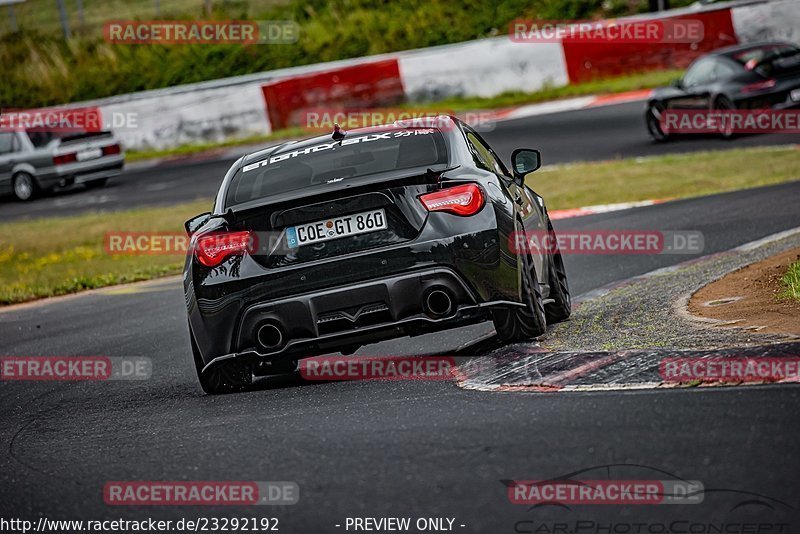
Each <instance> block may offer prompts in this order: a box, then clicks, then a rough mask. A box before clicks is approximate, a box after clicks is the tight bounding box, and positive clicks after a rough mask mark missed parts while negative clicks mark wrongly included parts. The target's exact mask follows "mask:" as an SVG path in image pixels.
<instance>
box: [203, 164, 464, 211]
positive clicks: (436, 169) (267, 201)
mask: <svg viewBox="0 0 800 534" xmlns="http://www.w3.org/2000/svg"><path fill="white" fill-rule="evenodd" d="M458 167H460V165H454V166H449V167H448V166H447V165H446V164H442V165H436V166H433V167H417V168H412V169H401V170H396V171H390V172H384V173H380V174H369V175H366V176H359V177H358V178H353V179H350V180H347V179H346V180H342V181H341V182H337V183H335V184H328V183H324V184H316V185H313V186H310V187H304V188H302V189H297V190H294V191H287V192H286V193H281V194H279V195H274V196H270V197H265V198H260V199H257V200H252V201H250V202H247V203H245V204H242V205H240V206H236V207H233V208H228V209H227V210H226V211H225V213H218V214H215V215H213V216H212V217H214V218H223V219H225V221H226V222H227V223H229V224H231V223H234V222H236V221H238V220H241V219H246V218H247V217H248V216H249V215H250V214H251V213H252V212H254V211H257V210H260V209H263V208H265V207H267V206H271V205H274V204H281V203H283V202H291V201H292V200H297V199H299V198H303V197H312V196H315V195H325V194H328V193H334V192H337V191H342V190H345V189H350V188H353V189H355V188H358V187H361V186H365V185H370V184H375V183H381V182H410V183H418V184H438V183H440V182H441V181H442V179H446V177H445V176H444V173H446V172H448V171H452V170H455V169H457V168H458Z"/></svg>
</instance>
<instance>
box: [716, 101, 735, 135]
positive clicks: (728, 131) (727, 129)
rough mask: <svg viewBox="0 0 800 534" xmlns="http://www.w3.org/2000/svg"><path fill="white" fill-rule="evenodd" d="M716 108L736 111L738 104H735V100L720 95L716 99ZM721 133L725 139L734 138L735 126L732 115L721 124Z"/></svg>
mask: <svg viewBox="0 0 800 534" xmlns="http://www.w3.org/2000/svg"><path fill="white" fill-rule="evenodd" d="M714 109H716V110H719V111H734V110H735V109H736V106H735V105H733V102H731V101H730V100H728V99H727V98H726V97H724V96H718V97H717V99H716V100H715V101H714ZM719 134H720V135H721V136H722V138H723V139H725V140H728V139H733V137H734V133H733V127H732V126H731V120H730V117H729V118H728V120H726V121H725V122H724V123H723V124H721V125H720V128H719Z"/></svg>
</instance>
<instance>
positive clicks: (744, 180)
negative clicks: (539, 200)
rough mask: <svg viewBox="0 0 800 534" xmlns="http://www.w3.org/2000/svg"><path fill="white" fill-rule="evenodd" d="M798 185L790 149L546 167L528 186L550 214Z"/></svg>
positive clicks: (796, 154)
mask: <svg viewBox="0 0 800 534" xmlns="http://www.w3.org/2000/svg"><path fill="white" fill-rule="evenodd" d="M723 142H724V141H722V140H720V143H723ZM754 162H758V164H757V165H756V164H754ZM796 179H800V150H799V149H798V147H797V146H796V145H795V146H792V145H789V146H784V147H779V148H773V147H760V148H747V149H733V150H720V151H715V152H695V153H691V154H674V155H667V156H655V157H648V158H636V159H621V160H614V161H604V162H592V163H573V164H569V165H561V166H552V167H545V168H543V169H541V170H539V171H537V172H536V173H534V174H531V175H529V176H528V181H527V183H528V185H529V186H531V188H533V189H534V190H535V191H536V192H537V193H539V194H540V195H542V196H543V197H544V198H545V200H547V206H548V208H549V209H551V210H553V209H562V208H573V207H580V206H590V205H593V204H606V203H615V202H633V201H636V200H648V199H668V198H669V199H673V198H685V197H695V196H701V195H709V194H712V193H719V192H723V191H734V190H737V189H744V188H748V187H758V186H762V185H769V184H776V183H781V182H787V181H791V180H796Z"/></svg>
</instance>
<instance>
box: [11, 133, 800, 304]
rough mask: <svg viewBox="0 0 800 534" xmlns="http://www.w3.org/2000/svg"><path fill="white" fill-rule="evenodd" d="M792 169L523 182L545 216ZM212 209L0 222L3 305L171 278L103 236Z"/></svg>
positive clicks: (720, 162)
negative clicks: (111, 248) (108, 248)
mask: <svg viewBox="0 0 800 534" xmlns="http://www.w3.org/2000/svg"><path fill="white" fill-rule="evenodd" d="M753 161H758V162H759V164H758V165H753V164H752V162H753ZM798 169H800V150H798V149H797V148H796V147H783V148H778V149H769V148H754V149H736V150H728V151H724V152H710V153H695V154H688V155H680V156H659V157H654V158H647V159H638V160H618V161H608V162H600V163H577V164H570V165H563V166H554V167H548V168H544V169H542V170H541V171H539V172H537V173H535V174H532V175H531V176H530V177H529V184H530V185H531V186H532V187H533V188H534V189H536V190H537V192H539V193H540V194H542V195H543V196H544V197H545V199H546V200H547V203H548V207H549V208H550V209H559V208H572V207H580V206H587V205H591V204H601V203H607V202H625V201H635V200H646V199H653V198H678V197H691V196H698V195H704V194H710V193H716V192H720V191H729V190H733V189H742V188H747V187H756V186H760V185H766V184H773V183H779V182H785V181H790V180H794V179H797V178H800V172H798ZM210 205H211V201H210V199H209V200H208V201H202V202H201V201H195V202H191V203H186V204H179V205H174V206H168V207H155V208H146V209H134V210H126V211H119V212H113V213H106V212H102V213H90V214H85V215H78V216H73V217H52V218H46V219H36V220H29V221H28V220H26V221H17V222H10V223H4V224H2V225H0V304H11V303H16V302H24V301H28V300H34V299H37V298H42V297H48V296H53V295H62V294H66V293H74V292H78V291H81V290H84V289H91V288H97V287H103V286H108V285H113V284H119V283H125V282H134V281H139V280H147V279H151V278H158V277H160V276H166V275H171V274H177V273H179V272H181V269H182V266H183V257H182V255H172V256H157V255H148V256H143V255H140V256H128V255H124V256H123V255H109V254H107V253H106V252H105V251H104V247H103V245H104V236H105V234H106V232H109V231H116V232H174V233H177V234H182V232H183V222H184V221H185V220H186V219H188V218H189V217H191V216H192V215H196V214H197V213H200V212H202V211H207V210H208V209H209V207H210ZM54 228H57V229H58V231H57V232H54V231H53V229H54ZM791 273H792V274H791V278H790V280H792V282H791V283H788V282H787V285H788V286H789V287H790V288H794V289H793V291H794V295H795V298H797V288H798V287H799V286H800V283H799V282H798V280H799V279H800V265H798V264H795V265H794V266H793V267H792V271H791ZM788 276H790V275H789V274H787V277H788Z"/></svg>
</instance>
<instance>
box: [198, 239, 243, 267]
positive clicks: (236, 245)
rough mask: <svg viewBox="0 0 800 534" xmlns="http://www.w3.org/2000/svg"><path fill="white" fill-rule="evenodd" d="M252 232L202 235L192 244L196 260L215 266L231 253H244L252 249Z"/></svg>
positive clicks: (208, 265)
mask: <svg viewBox="0 0 800 534" xmlns="http://www.w3.org/2000/svg"><path fill="white" fill-rule="evenodd" d="M253 240H254V234H252V233H251V232H248V231H244V232H228V233H215V234H208V235H204V236H202V237H200V238H198V239H197V243H195V246H194V252H195V256H197V261H199V262H200V263H202V264H203V265H205V266H206V267H215V266H217V265H219V264H220V263H222V260H224V259H225V258H227V257H228V256H232V255H233V254H244V253H245V252H247V251H251V250H253V249H254V246H253Z"/></svg>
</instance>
